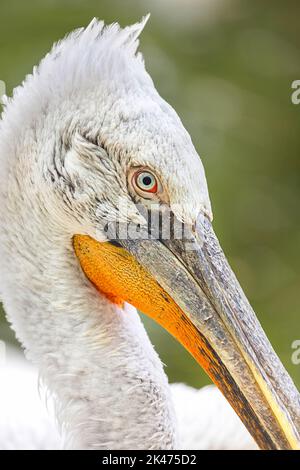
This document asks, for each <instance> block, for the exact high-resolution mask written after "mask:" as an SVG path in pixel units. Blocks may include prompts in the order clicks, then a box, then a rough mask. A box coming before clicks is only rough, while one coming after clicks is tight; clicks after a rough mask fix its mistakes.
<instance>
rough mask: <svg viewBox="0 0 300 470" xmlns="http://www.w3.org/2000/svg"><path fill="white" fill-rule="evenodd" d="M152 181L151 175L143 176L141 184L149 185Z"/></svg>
mask: <svg viewBox="0 0 300 470" xmlns="http://www.w3.org/2000/svg"><path fill="white" fill-rule="evenodd" d="M151 183H152V178H151V176H144V178H143V184H144V185H145V186H150V184H151Z"/></svg>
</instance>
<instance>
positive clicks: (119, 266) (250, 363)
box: [74, 216, 300, 449]
mask: <svg viewBox="0 0 300 470" xmlns="http://www.w3.org/2000/svg"><path fill="white" fill-rule="evenodd" d="M147 231H148V228H147ZM184 233H185V235H184V237H181V239H176V238H175V237H174V236H173V237H169V238H168V239H163V238H162V237H160V239H149V237H145V236H140V237H134V238H135V239H131V238H129V237H125V238H124V239H121V238H118V243H119V244H121V245H122V247H123V248H125V250H126V252H125V250H123V249H122V248H118V247H114V246H111V247H108V246H109V245H111V244H110V243H102V244H99V243H98V242H93V243H95V246H93V244H91V240H90V239H88V238H86V239H84V237H80V236H79V237H78V236H77V237H76V238H75V239H74V246H75V251H76V253H77V255H78V257H79V259H80V261H81V265H82V267H83V269H84V271H85V272H86V274H87V276H88V277H89V278H90V279H91V280H92V282H94V284H95V285H96V286H97V287H98V288H99V289H100V290H102V291H103V290H105V289H106V286H107V285H108V284H109V283H110V282H111V279H112V278H113V277H114V279H116V278H117V277H118V281H115V280H114V283H113V284H111V286H110V288H109V289H108V292H107V293H108V297H110V298H111V299H112V300H113V301H116V299H117V297H119V296H121V299H122V300H126V301H128V302H130V303H132V304H133V305H135V306H136V307H137V308H139V309H140V310H142V311H144V313H148V314H150V315H151V316H152V317H154V318H155V320H156V321H158V322H159V323H160V324H162V325H163V326H164V327H165V328H167V329H168V330H169V331H170V332H171V333H172V334H173V335H174V336H176V337H177V339H178V340H179V341H180V342H181V343H182V344H183V345H184V346H185V347H186V348H187V349H188V350H189V351H190V352H191V354H192V355H193V356H194V357H195V359H196V360H197V361H198V362H199V363H200V364H201V366H202V367H203V368H204V369H205V370H206V372H207V373H208V375H209V376H210V377H211V379H212V380H213V381H214V382H215V384H216V385H217V386H218V387H219V388H220V390H221V391H222V393H223V394H224V395H225V397H226V398H227V400H228V401H229V403H230V404H231V406H232V407H233V408H234V409H235V411H236V413H237V414H238V415H239V417H240V418H241V420H242V421H243V423H244V424H245V426H246V427H247V429H248V431H249V432H250V433H251V434H252V436H253V438H254V439H255V440H256V442H257V444H258V445H259V447H260V448H261V449H299V448H300V433H299V431H300V396H299V393H298V391H297V390H296V388H295V386H294V384H293V382H292V380H291V378H290V377H289V375H288V373H287V372H286V371H285V369H284V367H283V366H282V364H281V362H280V360H279V359H278V357H277V356H276V354H275V352H274V350H273V349H272V346H271V344H270V343H269V341H268V339H267V337H266V335H265V333H264V331H263V329H262V327H261V326H260V324H259V322H258V320H257V318H256V316H255V313H254V312H253V310H252V308H251V306H250V304H249V303H248V301H247V299H246V297H245V295H244V293H243V291H242V289H241V287H240V285H239V283H238V281H237V279H236V278H235V276H234V274H233V272H232V271H231V269H230V266H229V265H228V262H227V260H226V258H225V256H224V254H223V252H222V249H221V247H220V245H219V243H218V240H217V238H216V236H215V234H214V231H213V229H212V226H211V223H210V222H209V220H208V219H207V218H206V217H205V216H200V217H199V219H198V221H197V224H196V227H194V228H193V229H189V228H187V227H184ZM100 245H102V246H103V247H104V250H103V247H102V248H101V257H100V255H99V253H100V248H99V247H100ZM87 247H88V248H87ZM87 251H88V254H87ZM111 253H113V258H112V255H111ZM128 253H130V255H128ZM89 257H90V261H88V259H89ZM95 259H98V260H97V267H96V268H95ZM134 260H135V261H134ZM91 264H93V266H94V267H93V268H90V266H91ZM108 265H110V266H111V274H110V275H109V277H107V278H106V279H104V281H103V276H102V277H101V282H100V280H99V276H98V274H95V272H99V271H102V272H104V270H105V269H107V266H108ZM129 269H130V276H129V275H128V272H129V271H128V270H129ZM124 272H125V274H124ZM122 276H124V280H123V281H124V282H123V284H122V280H120V279H121V278H122ZM131 278H132V279H133V282H132V286H131V284H130V282H131ZM141 280H142V281H141ZM115 282H118V285H116V284H115ZM101 283H102V284H101ZM124 283H125V287H124ZM100 284H101V285H100ZM145 285H147V292H145V287H144V286H145ZM131 287H132V288H131ZM134 289H135V290H136V294H135V292H134ZM128 292H130V294H128ZM141 299H144V300H143V302H142V301H141ZM145 299H146V300H145ZM147 299H148V300H147ZM170 312H171V313H170ZM167 319H168V320H167ZM167 323H168V324H167ZM166 324H167V326H166Z"/></svg>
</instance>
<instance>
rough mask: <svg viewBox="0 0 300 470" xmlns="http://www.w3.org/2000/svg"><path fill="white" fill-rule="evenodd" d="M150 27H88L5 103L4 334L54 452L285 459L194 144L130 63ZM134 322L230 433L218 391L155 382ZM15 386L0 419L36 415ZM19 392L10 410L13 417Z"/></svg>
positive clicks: (288, 445)
mask: <svg viewBox="0 0 300 470" xmlns="http://www.w3.org/2000/svg"><path fill="white" fill-rule="evenodd" d="M146 21H147V17H146V18H144V19H143V20H142V21H141V22H140V23H137V24H134V25H132V26H129V27H126V28H124V29H122V28H121V27H120V26H119V25H118V24H112V25H110V26H105V25H104V24H103V22H101V21H98V20H96V19H94V20H93V21H92V22H91V23H90V25H89V26H88V27H87V28H82V29H79V30H77V31H75V32H73V33H71V34H70V35H68V36H67V37H66V38H65V39H63V40H62V41H60V42H58V43H57V44H56V45H54V47H53V49H52V50H51V52H50V53H49V54H47V55H46V56H45V58H44V59H43V60H42V61H41V63H40V64H39V66H38V67H36V68H35V69H34V71H33V73H32V75H30V76H28V77H27V78H26V80H25V81H24V82H23V84H22V85H21V86H20V87H18V88H17V89H15V91H14V93H13V96H12V98H6V99H5V106H4V111H3V114H2V118H1V122H0V259H1V263H0V278H1V284H0V290H1V298H2V301H3V305H4V308H5V311H6V313H7V317H8V320H9V322H10V323H11V326H12V328H13V330H14V331H15V333H16V336H17V338H18V339H19V340H20V342H21V343H22V345H23V347H24V349H25V352H26V356H27V358H28V359H29V361H30V362H32V363H33V364H34V366H35V367H36V368H37V370H38V373H39V377H40V380H41V381H42V383H43V384H45V387H46V388H47V393H48V395H49V400H51V402H52V403H53V406H54V412H55V419H56V422H57V426H58V427H59V429H61V432H62V439H63V446H64V447H65V448H75V449H179V448H183V447H186V448H197V446H198V448H201V447H202V448H218V446H219V447H223V448H226V446H227V447H229V446H230V445H229V444H228V440H229V443H230V439H232V446H233V447H235V448H239V447H242V444H241V442H237V441H238V440H235V438H234V434H235V433H238V434H239V433H241V435H243V442H244V444H243V445H244V446H248V447H251V446H254V441H255V442H256V444H257V445H258V446H259V448H261V449H298V448H299V447H300V433H299V431H300V398H299V394H298V391H297V389H296V387H295V385H294V384H293V382H292V380H291V378H290V377H289V376H288V374H287V372H286V371H285V369H284V368H283V366H282V364H281V362H280V360H279V359H278V357H277V356H276V354H275V352H274V351H273V349H272V347H271V345H270V343H269V342H268V339H267V338H266V335H265V333H264V332H263V330H262V328H261V326H260V324H259V322H258V320H257V318H256V316H255V314H254V312H253V310H252V308H251V307H250V304H249V303H248V301H247V299H246V297H245V295H244V293H243V291H242V289H241V287H240V286H239V284H238V281H237V280H236V278H235V276H234V274H233V273H232V271H231V269H230V267H229V265H228V263H227V261H226V258H225V256H224V254H223V252H222V250H221V247H220V245H219V243H218V240H217V238H216V236H215V234H214V231H213V228H212V210H211V204H210V200H209V194H208V189H207V183H206V178H205V173H204V169H203V166H202V163H201V160H200V157H199V156H198V154H197V152H196V150H195V148H194V146H193V144H192V141H191V138H190V136H189V134H188V133H187V131H186V130H185V128H184V127H183V125H182V123H181V121H180V119H179V117H178V116H177V114H176V113H175V111H174V110H173V109H172V107H171V106H170V105H168V104H167V103H166V102H165V101H164V100H163V99H162V98H161V97H160V96H159V94H158V93H157V91H156V89H155V87H154V84H153V82H152V80H151V78H150V76H149V75H148V73H147V72H146V70H145V66H144V61H143V57H142V55H141V54H140V53H139V52H137V50H138V41H139V35H140V33H141V31H142V30H143V28H144V25H145V23H146ZM155 219H156V220H158V223H156V224H155V223H154V222H155ZM157 226H158V227H159V230H158V233H156V234H155V233H153V232H155V228H157ZM165 227H167V229H168V227H169V229H170V230H169V231H168V230H167V229H166V230H165ZM137 309H138V310H139V311H141V312H143V313H144V314H146V315H149V316H150V317H151V318H152V319H154V320H155V321H156V322H158V324H160V325H161V326H162V327H164V328H165V329H166V330H167V331H168V332H169V333H170V334H171V335H173V336H174V337H175V338H176V339H177V340H178V341H179V342H180V343H181V344H182V345H183V346H184V347H185V348H186V349H187V350H188V351H189V352H190V353H191V354H192V356H193V357H194V358H195V359H196V361H198V363H199V364H200V365H201V366H202V368H203V369H204V370H205V371H206V372H207V374H208V375H209V377H210V378H211V379H212V381H213V382H214V383H215V384H216V385H217V387H218V389H219V390H220V391H221V392H222V394H223V395H224V396H225V398H226V399H227V400H228V402H229V404H230V405H231V407H232V408H233V409H234V411H235V413H236V415H237V416H238V417H239V418H238V417H235V416H236V415H235V414H234V412H233V411H232V412H231V408H230V407H229V405H227V402H226V401H225V400H224V399H223V398H222V396H221V394H219V392H218V391H217V389H214V388H208V389H204V390H203V391H201V392H198V391H195V390H193V389H190V388H188V387H184V386H182V385H176V386H175V387H174V386H173V387H171V386H170V385H169V384H168V380H167V377H166V375H165V372H164V370H163V366H162V363H161V361H160V359H159V357H158V355H157V354H156V352H155V351H154V348H153V346H152V344H151V343H150V340H149V338H148V336H147V334H146V332H145V330H144V327H143V325H142V322H141V320H140V317H139V314H138V313H137ZM28 374H29V375H30V374H31V375H30V376H31V378H28V383H27V379H26V377H29V375H28ZM28 374H26V372H25V369H24V373H23V378H22V376H21V377H20V381H19V382H18V381H16V380H12V379H11V377H12V376H11V375H10V374H9V370H7V369H6V371H2V382H3V384H4V385H3V387H2V384H1V391H0V403H1V406H2V412H3V408H4V407H5V408H6V409H9V408H10V406H11V407H12V408H13V407H14V406H17V409H20V406H21V408H25V407H26V406H27V403H31V405H28V406H29V408H30V406H32V410H31V411H30V416H32V417H33V416H34V413H35V412H36V411H37V410H38V408H37V406H36V405H35V403H36V401H35V398H34V399H33V400H32V401H31V402H30V400H29V401H26V400H27V396H28V393H29V394H30V393H31V392H32V390H33V388H32V386H31V385H32V383H33V381H35V380H36V378H35V377H36V376H35V375H34V373H32V371H29V372H28ZM14 377H15V376H14ZM30 384H31V385H30ZM8 387H10V388H8ZM16 388H18V389H19V390H18V392H19V395H18V396H19V401H20V403H21V405H20V404H18V405H17V404H16V403H15V404H14V403H12V404H10V396H12V397H14V396H16V395H15V392H16ZM5 389H6V391H7V390H8V392H7V393H6V394H5ZM3 390H4V392H3ZM9 390H11V394H10V393H9ZM23 391H24V397H23V396H22V392H23ZM23 399H24V401H23ZM16 400H17V398H16ZM209 412H211V418H209V417H208V414H209ZM240 420H241V421H240ZM37 421H38V420H37ZM241 422H243V424H242V423H241ZM6 424H7V426H8V423H6ZM29 424H30V423H29ZM243 425H245V428H247V430H248V432H246V430H245V428H244V427H243ZM223 428H224V429H223ZM222 433H223V436H224V434H225V435H226V439H227V443H226V444H225V443H224V442H223V443H222V442H221V439H219V437H218V435H219V434H220V435H221V434H222ZM0 435H1V436H2V437H3V436H4V438H3V439H4V440H5V433H3V432H1V434H0ZM45 435H47V433H46V432H45ZM250 435H251V436H252V437H253V439H254V440H253V441H252V440H251V439H252V438H250ZM226 439H225V441H226ZM54 441H55V439H54V440H53V441H52V442H53V446H55V445H56V444H54ZM55 442H56V441H55ZM0 445H1V446H2V447H4V448H5V442H1V443H0ZM49 445H50V444H49ZM38 446H39V445H38V444H37V447H38ZM12 447H13V446H12Z"/></svg>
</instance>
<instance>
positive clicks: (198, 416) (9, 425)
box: [0, 348, 257, 450]
mask: <svg viewBox="0 0 300 470" xmlns="http://www.w3.org/2000/svg"><path fill="white" fill-rule="evenodd" d="M0 383H1V393H0V416H1V421H0V449H1V450H2V449H3V450H13V449H16V450H19V449H26V450H36V449H42V450H43V449H45V450H47V449H50V450H52V449H62V448H63V439H62V436H61V434H60V432H59V430H58V429H57V426H56V422H55V413H54V410H53V403H52V401H51V398H48V400H47V409H46V406H45V403H46V396H45V395H46V392H45V390H44V389H43V387H41V389H40V391H38V374H37V371H36V369H35V368H34V367H33V366H31V365H30V364H29V363H28V362H26V361H25V359H24V358H23V357H22V356H21V354H20V353H19V352H17V351H15V350H13V349H12V348H10V349H9V350H8V355H7V363H6V366H5V367H1V368H0ZM171 391H172V399H173V401H174V406H175V412H176V416H177V421H178V430H179V436H180V437H179V439H180V448H181V449H190V450H194V449H211V450H217V449H225V450H228V449H243V450H245V449H256V448H257V446H256V444H255V443H254V441H253V439H252V437H251V436H250V435H249V433H248V432H247V431H246V429H245V427H244V426H243V424H242V423H241V422H240V420H239V418H238V417H237V415H236V414H235V413H234V412H233V410H232V408H231V407H230V406H229V404H228V403H227V401H226V400H225V398H224V397H223V396H222V394H221V393H220V392H219V391H218V389H217V388H216V387H214V386H207V387H204V388H203V389H201V390H196V389H194V388H192V387H189V386H187V385H184V384H172V385H171Z"/></svg>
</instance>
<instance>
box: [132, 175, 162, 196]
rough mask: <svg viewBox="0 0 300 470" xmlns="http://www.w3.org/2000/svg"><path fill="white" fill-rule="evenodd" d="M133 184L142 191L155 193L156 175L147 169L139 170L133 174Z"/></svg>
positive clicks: (156, 185) (156, 186)
mask: <svg viewBox="0 0 300 470" xmlns="http://www.w3.org/2000/svg"><path fill="white" fill-rule="evenodd" d="M135 184H136V185H137V186H138V188H139V189H141V190H142V191H147V192H148V193H156V192H157V188H158V184H157V179H156V177H155V176H154V175H153V174H152V173H150V172H149V171H141V172H138V173H136V175H135Z"/></svg>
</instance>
